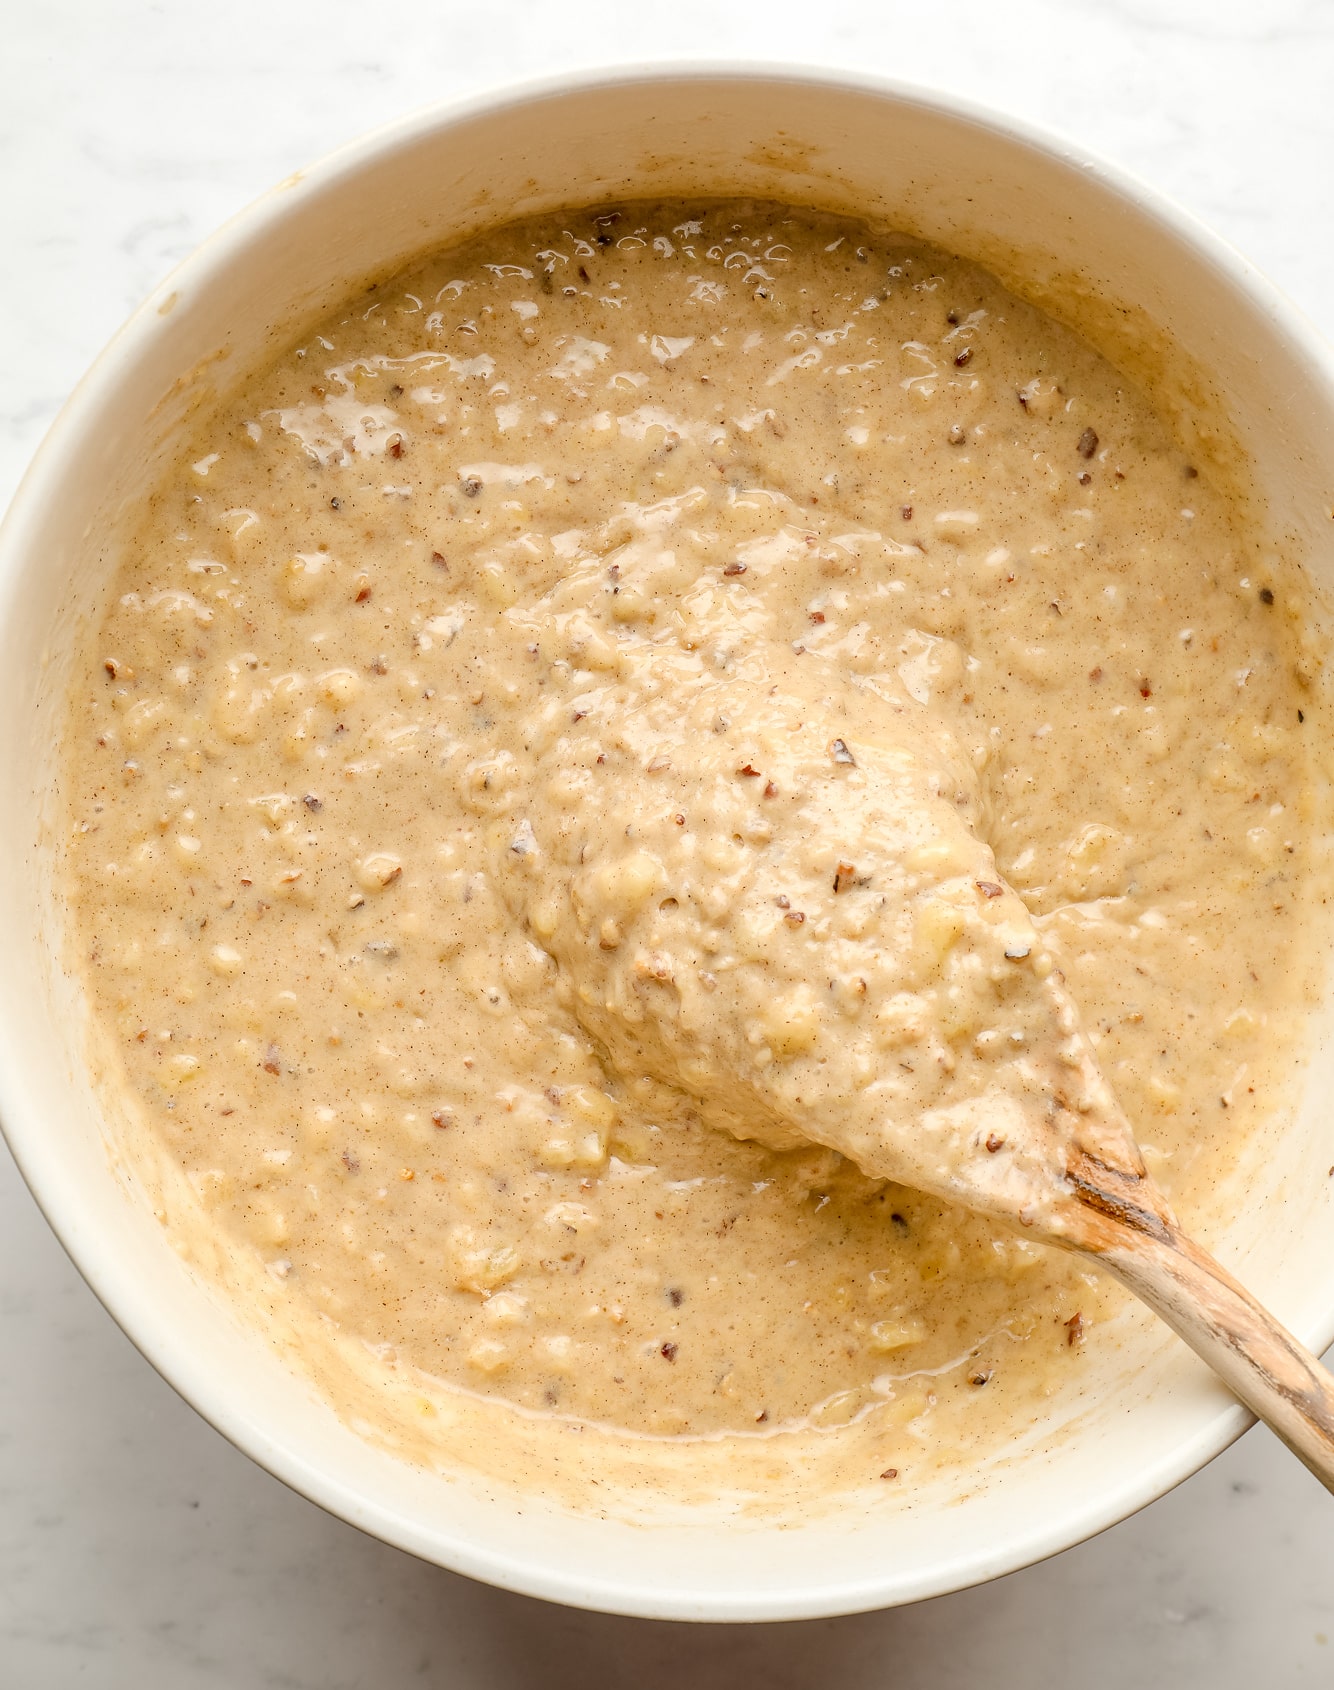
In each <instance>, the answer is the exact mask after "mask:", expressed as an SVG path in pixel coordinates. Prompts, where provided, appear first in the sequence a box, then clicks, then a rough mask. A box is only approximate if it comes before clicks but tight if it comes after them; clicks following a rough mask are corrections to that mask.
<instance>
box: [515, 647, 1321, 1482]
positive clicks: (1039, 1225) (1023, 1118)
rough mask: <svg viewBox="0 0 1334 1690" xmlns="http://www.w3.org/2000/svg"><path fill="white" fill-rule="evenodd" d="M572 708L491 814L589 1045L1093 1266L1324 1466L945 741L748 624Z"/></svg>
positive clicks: (1244, 1300) (519, 892)
mask: <svg viewBox="0 0 1334 1690" xmlns="http://www.w3.org/2000/svg"><path fill="white" fill-rule="evenodd" d="M575 702H576V706H577V707H576V708H573V709H571V708H569V707H568V706H567V704H566V703H564V702H562V703H561V704H560V705H559V706H557V705H555V704H552V705H549V706H547V707H546V713H545V715H544V716H543V717H542V718H541V719H540V720H538V719H535V720H534V722H533V723H532V724H531V731H530V732H529V734H528V735H527V743H528V745H529V748H530V765H529V767H528V768H527V769H526V770H522V771H517V774H518V776H519V778H516V779H515V780H513V782H512V784H511V788H510V795H509V797H508V799H507V800H506V802H505V806H504V807H503V808H502V810H501V813H500V814H499V816H498V818H497V820H496V821H495V823H494V824H493V830H492V837H493V844H494V849H495V858H496V863H497V867H498V869H499V871H500V872H499V876H498V878H499V880H500V882H501V884H502V887H503V888H504V890H505V895H506V897H507V898H508V900H509V902H510V904H511V907H512V908H513V909H514V911H515V913H516V915H518V916H519V918H520V919H521V920H522V921H523V922H524V923H525V925H526V926H527V929H528V931H529V932H530V933H531V934H532V936H533V937H534V938H535V939H536V940H537V941H538V942H539V943H540V944H541V945H543V946H544V947H545V948H546V949H547V951H548V952H549V953H550V955H551V956H552V957H554V958H555V960H556V962H557V964H558V966H559V970H560V974H561V977H562V980H563V982H564V989H565V990H566V991H567V992H568V993H569V998H570V1002H571V1004H572V1006H573V1008H574V1010H575V1012H576V1013H577V1015H578V1016H579V1018H580V1020H581V1021H582V1022H583V1024H584V1026H585V1027H586V1028H587V1030H588V1031H589V1032H590V1033H591V1034H592V1036H593V1037H594V1038H595V1040H597V1042H598V1043H599V1045H600V1046H601V1047H602V1049H603V1050H604V1051H605V1052H606V1054H607V1058H608V1060H609V1062H610V1063H611V1064H612V1065H613V1066H614V1067H615V1068H617V1069H618V1070H620V1071H621V1072H622V1073H627V1074H630V1075H636V1074H643V1073H649V1074H652V1075H654V1076H655V1077H657V1078H658V1079H660V1080H663V1081H666V1082H668V1083H670V1084H671V1085H673V1086H675V1087H677V1088H679V1089H681V1090H682V1091H684V1092H686V1093H688V1094H689V1095H690V1096H691V1097H692V1098H693V1099H695V1101H696V1103H697V1105H698V1107H699V1110H700V1112H701V1114H702V1115H703V1116H704V1118H705V1119H707V1120H708V1121H710V1122H711V1123H712V1124H714V1125H716V1126H719V1127H721V1128H724V1129H726V1130H728V1131H730V1132H732V1133H734V1134H736V1135H738V1136H740V1137H747V1138H755V1139H759V1140H760V1141H761V1142H763V1143H766V1144H769V1145H772V1146H774V1147H775V1148H790V1147H792V1146H795V1145H798V1144H802V1143H817V1144H821V1145H825V1146H827V1147H829V1148H831V1149H834V1150H837V1151H839V1152H840V1153H842V1154H843V1155H845V1156H846V1157H848V1158H849V1159H850V1160H851V1161H853V1162H855V1163H856V1164H857V1165H858V1166H859V1167H860V1168H862V1170H863V1171H864V1172H865V1173H867V1174H869V1175H871V1176H873V1177H876V1178H883V1179H892V1180H895V1181H897V1182H898V1183H900V1184H904V1185H911V1186H915V1187H917V1188H919V1189H921V1190H925V1191H929V1192H932V1193H934V1194H935V1195H937V1196H940V1197H943V1198H945V1199H947V1200H949V1201H951V1202H954V1203H958V1204H960V1205H962V1206H964V1207H967V1208H971V1209H974V1210H976V1211H979V1212H981V1213H984V1214H987V1215H989V1216H992V1217H994V1218H997V1219H1000V1220H1002V1221H1004V1222H1006V1223H1008V1224H1009V1225H1012V1226H1014V1227H1016V1228H1017V1229H1020V1230H1022V1231H1023V1232H1024V1234H1025V1235H1026V1236H1027V1237H1029V1238H1033V1237H1037V1238H1041V1239H1044V1240H1045V1241H1047V1242H1049V1243H1052V1244H1057V1245H1060V1246H1062V1247H1063V1248H1065V1249H1069V1250H1075V1251H1078V1252H1080V1253H1082V1254H1084V1255H1086V1256H1089V1257H1091V1258H1093V1259H1094V1260H1096V1261H1098V1262H1100V1263H1101V1264H1102V1266H1103V1267H1105V1268H1106V1269H1107V1270H1108V1272H1110V1273H1111V1274H1113V1275H1114V1276H1115V1277H1116V1278H1117V1279H1119V1280H1120V1281H1121V1282H1122V1283H1123V1284H1125V1285H1126V1286H1128V1287H1129V1289H1130V1290H1132V1291H1133V1292H1134V1293H1135V1294H1136V1295H1137V1296H1139V1297H1140V1298H1142V1299H1143V1300H1144V1301H1145V1302H1146V1303H1147V1304H1148V1305H1149V1306H1150V1307H1151V1308H1152V1309H1154V1310H1155V1311H1156V1312H1157V1313H1158V1314H1159V1315H1161V1316H1162V1318H1163V1319H1164V1320H1165V1321H1166V1322H1167V1323H1168V1324H1169V1325H1170V1326H1171V1327H1172V1328H1173V1330H1174V1331H1176V1332H1177V1333H1179V1334H1180V1336H1181V1337H1182V1338H1184V1339H1185V1341H1186V1342H1187V1343H1188V1344H1189V1345H1190V1346H1191V1347H1192V1349H1194V1350H1195V1351H1196V1353H1197V1354H1198V1355H1199V1356H1201V1357H1202V1358H1203V1360H1204V1361H1206V1362H1207V1363H1208V1364H1209V1366H1210V1367H1212V1368H1213V1369H1214V1371H1215V1372H1216V1373H1217V1374H1218V1375H1219V1376H1220V1377H1221V1378H1222V1379H1223V1380H1224V1381H1225V1382H1226V1383H1227V1385H1228V1386H1229V1388H1230V1389H1231V1390H1232V1391H1233V1392H1234V1393H1235V1394H1236V1396H1237V1397H1239V1398H1240V1399H1241V1401H1242V1402H1244V1403H1245V1404H1246V1406H1247V1407H1248V1408H1249V1409H1251V1410H1252V1412H1254V1413H1255V1414H1257V1415H1258V1416H1259V1417H1260V1418H1261V1419H1262V1420H1264V1421H1265V1422H1266V1423H1267V1424H1268V1425H1269V1426H1271V1427H1272V1428H1273V1430H1274V1431H1275V1432H1277V1433H1278V1435H1279V1437H1281V1438H1282V1439H1283V1440H1284V1442H1285V1443H1287V1444H1288V1446H1289V1447H1290V1448H1291V1449H1292V1450H1293V1451H1294V1452H1295V1453H1296V1454H1297V1455H1298V1456H1299V1457H1300V1458H1301V1459H1302V1460H1303V1461H1304V1462H1305V1463H1306V1465H1307V1466H1308V1467H1310V1468H1311V1470H1312V1471H1313V1472H1314V1473H1315V1474H1316V1475H1317V1476H1318V1477H1319V1478H1320V1479H1321V1480H1322V1481H1323V1483H1324V1484H1325V1485H1326V1486H1328V1487H1329V1488H1331V1489H1334V1379H1331V1377H1330V1376H1329V1375H1328V1374H1327V1373H1326V1372H1325V1371H1324V1370H1323V1368H1322V1367H1321V1366H1320V1364H1319V1363H1318V1362H1317V1361H1316V1360H1315V1358H1314V1357H1312V1356H1311V1355H1310V1354H1308V1352H1307V1351H1306V1350H1305V1349H1303V1348H1302V1346H1301V1345H1300V1344H1299V1343H1298V1342H1297V1341H1296V1339H1294V1338H1293V1337H1292V1336H1291V1335H1290V1334H1289V1333H1288V1332H1286V1331H1285V1330H1284V1329H1283V1327H1282V1326H1280V1325H1279V1323H1278V1322H1277V1321H1276V1320H1275V1319H1274V1318H1273V1316H1272V1315H1270V1314H1269V1313H1268V1312H1267V1311H1266V1310H1265V1309H1263V1308H1262V1307H1261V1306H1260V1305H1259V1304H1258V1303H1257V1302H1256V1301H1255V1299H1254V1298H1253V1297H1252V1296H1251V1295H1250V1294H1249V1293H1248V1292H1247V1291H1246V1290H1244V1289H1243V1288H1242V1287H1241V1286H1240V1285H1238V1284H1237V1282H1236V1281H1235V1280H1234V1279H1233V1278H1232V1277H1231V1276H1230V1275H1229V1274H1228V1273H1227V1272H1225V1270H1224V1269H1223V1268H1222V1267H1220V1266H1219V1265H1218V1263H1217V1262H1215V1261H1214V1260H1213V1259H1212V1258H1211V1257H1210V1256H1209V1255H1208V1254H1207V1253H1206V1252H1205V1251H1204V1250H1202V1249H1201V1248H1200V1247H1199V1246H1198V1245H1197V1244H1195V1243H1193V1242H1192V1241H1191V1240H1190V1239H1189V1238H1188V1237H1186V1236H1185V1234H1184V1233H1183V1232H1182V1231H1181V1229H1180V1227H1179V1226H1178V1224H1177V1222H1176V1219H1175V1217H1174V1216H1173V1214H1172V1212H1171V1210H1170V1208H1169V1206H1168V1204H1167V1202H1166V1199H1165V1197H1164V1196H1163V1194H1162V1193H1161V1192H1160V1191H1159V1190H1158V1188H1157V1187H1156V1186H1155V1184H1154V1183H1153V1181H1152V1180H1151V1179H1150V1177H1149V1175H1148V1173H1147V1171H1146V1169H1145V1166H1144V1161H1143V1158H1142V1156H1141V1155H1140V1152H1139V1149H1138V1147H1137V1145H1136V1143H1135V1139H1134V1135H1133V1133H1132V1131H1131V1129H1130V1126H1129V1124H1128V1122H1127V1121H1126V1119H1125V1116H1124V1115H1123V1114H1122V1112H1121V1110H1120V1109H1119V1107H1118V1105H1117V1103H1116V1101H1115V1098H1114V1097H1113V1095H1112V1093H1111V1090H1110V1088H1109V1086H1108V1084H1107V1082H1106V1079H1105V1078H1104V1076H1103V1075H1102V1073H1101V1072H1100V1070H1099V1068H1098V1064H1097V1061H1096V1059H1095V1056H1094V1052H1093V1047H1092V1045H1091V1043H1090V1041H1089V1040H1088V1038H1087V1037H1086V1035H1085V1034H1084V1032H1083V1031H1082V1029H1081V1027H1080V1023H1079V1017H1078V1013H1077V1010H1076V1006H1075V1004H1074V1002H1073V1000H1072V999H1071V997H1070V994H1069V992H1068V991H1067V990H1066V987H1065V984H1064V981H1063V979H1062V977H1061V974H1060V970H1059V968H1057V967H1056V966H1055V964H1054V959H1053V957H1052V956H1051V954H1050V953H1049V952H1048V950H1047V948H1046V945H1045V943H1044V939H1043V934H1042V931H1041V929H1040V928H1039V927H1038V925H1037V924H1035V922H1034V921H1033V919H1032V917H1031V916H1030V914H1029V912H1028V910H1027V908H1026V906H1025V905H1024V903H1023V900H1022V899H1021V898H1020V897H1019V896H1018V895H1017V894H1016V893H1015V892H1014V891H1013V890H1011V888H1009V887H1008V886H1007V885H1006V883H1005V881H1004V879H1003V878H1002V876H1001V875H1000V873H999V871H998V869H997V866H996V861H995V858H994V856H993V854H992V852H991V850H990V849H989V847H988V846H987V845H986V844H985V843H983V841H982V839H981V837H980V833H981V831H982V823H983V821H984V802H983V798H982V794H981V790H980V786H979V781H978V774H977V768H976V766H975V765H976V762H977V760H978V759H977V758H976V757H975V756H972V755H967V754H965V752H964V750H963V747H962V743H961V739H960V735H959V734H958V733H957V732H954V731H952V730H951V728H950V727H949V725H948V724H947V723H946V722H945V721H943V720H942V719H941V718H940V717H939V716H938V715H937V714H935V713H933V712H931V711H929V710H926V709H924V708H922V707H921V706H920V705H919V704H917V703H916V702H915V701H914V700H913V699H911V698H909V697H908V696H906V695H904V696H897V695H895V693H894V692H893V691H892V689H888V688H886V686H884V685H874V686H873V685H870V684H855V683H850V682H849V681H848V680H847V679H846V678H844V677H841V676H840V675H839V674H838V673H837V672H835V671H834V670H832V669H831V668H830V667H829V666H827V665H824V664H822V663H819V662H818V661H817V660H815V659H813V658H811V657H810V656H806V657H804V658H803V659H802V660H801V661H800V662H798V661H796V659H795V658H794V656H793V655H792V654H791V653H790V652H787V651H785V650H784V649H781V648H764V647H759V646H756V647H754V648H752V649H750V650H749V651H748V652H747V655H746V657H745V659H744V660H743V661H741V662H739V663H737V664H736V665H734V666H732V667H730V668H729V670H728V672H727V673H726V674H725V676H724V677H722V678H720V677H719V675H718V673H717V671H716V669H714V668H711V667H710V665H709V664H707V663H706V662H705V661H704V659H703V658H702V657H701V656H700V655H698V654H696V653H691V652H686V651H682V650H680V649H679V648H674V647H669V646H663V645H657V646H649V645H647V644H644V645H642V646H639V647H634V646H629V647H626V648H625V649H623V651H622V652H621V654H620V657H619V662H618V668H617V673H616V676H615V678H614V679H610V680H607V681H606V682H605V683H602V684H598V685H592V686H590V687H589V689H588V690H587V691H586V692H584V693H582V694H580V696H579V697H578V699H577V700H576V701H575ZM537 791H545V792H546V793H548V794H556V795H559V802H556V801H548V802H546V803H543V804H536V803H534V802H532V799H531V794H533V793H534V792H537Z"/></svg>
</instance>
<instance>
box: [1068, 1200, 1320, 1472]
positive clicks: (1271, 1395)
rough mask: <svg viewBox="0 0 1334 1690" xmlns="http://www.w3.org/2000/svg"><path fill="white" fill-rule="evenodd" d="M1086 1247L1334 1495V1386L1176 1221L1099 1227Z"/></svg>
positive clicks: (1298, 1345) (1295, 1341)
mask: <svg viewBox="0 0 1334 1690" xmlns="http://www.w3.org/2000/svg"><path fill="white" fill-rule="evenodd" d="M1094 1230H1095V1232H1096V1235H1097V1236H1096V1237H1095V1238H1089V1239H1088V1240H1087V1241H1085V1242H1083V1243H1082V1245H1081V1247H1082V1248H1083V1249H1085V1250H1087V1251H1088V1252H1089V1253H1090V1254H1091V1255H1093V1256H1095V1257H1096V1258H1097V1259H1098V1260H1099V1261H1100V1262H1101V1263H1102V1264H1103V1266H1104V1267H1106V1268H1107V1269H1108V1271H1109V1272H1111V1273H1113V1274H1115V1276H1116V1277H1117V1278H1118V1279H1119V1280H1120V1281H1121V1282H1122V1284H1124V1285H1126V1286H1127V1287H1128V1288H1129V1289H1130V1290H1131V1291H1133V1292H1134V1293H1135V1295H1136V1296H1137V1297H1140V1298H1142V1299H1143V1301H1144V1302H1146V1303H1147V1304H1148V1305H1149V1307H1150V1308H1151V1309H1153V1310H1154V1312H1155V1313H1156V1314H1159V1315H1161V1316H1162V1318H1163V1319H1164V1320H1165V1321H1166V1322H1167V1324H1168V1325H1169V1326H1170V1327H1171V1328H1172V1330H1173V1331H1174V1332H1176V1333H1177V1334H1178V1335H1179V1336H1180V1337H1182V1338H1184V1339H1185V1341H1186V1342H1187V1343H1188V1344H1189V1345H1190V1347H1191V1349H1193V1350H1194V1351H1195V1353H1196V1355H1198V1356H1199V1357H1200V1358H1201V1359H1202V1360H1204V1361H1206V1362H1207V1363H1208V1364H1209V1366H1210V1367H1211V1368H1213V1370H1214V1372H1215V1373H1217V1374H1218V1376H1219V1377H1220V1378H1221V1379H1222V1380H1223V1382H1224V1383H1225V1384H1226V1385H1227V1387H1228V1388H1229V1390H1231V1391H1232V1393H1233V1395H1234V1396H1236V1397H1238V1398H1240V1400H1241V1401H1242V1402H1243V1403H1245V1405H1246V1407H1247V1408H1249V1409H1250V1410H1251V1412H1252V1413H1253V1414H1256V1415H1258V1416H1259V1418H1260V1419H1261V1420H1263V1421H1264V1423H1265V1424H1266V1425H1267V1426H1268V1427H1269V1428H1270V1429H1271V1430H1272V1431H1274V1432H1276V1433H1277V1434H1278V1436H1279V1437H1280V1438H1282V1440H1283V1442H1284V1443H1285V1444H1287V1446H1288V1448H1289V1449H1290V1450H1291V1451H1292V1452H1293V1454H1294V1455H1296V1456H1297V1457H1298V1458H1299V1459H1300V1460H1301V1461H1304V1462H1305V1463H1306V1465H1307V1466H1308V1467H1309V1468H1310V1469H1311V1471H1312V1472H1313V1473H1314V1474H1315V1476H1316V1478H1318V1479H1319V1480H1320V1482H1321V1484H1323V1485H1324V1486H1325V1488H1326V1489H1327V1490H1330V1491H1334V1377H1332V1376H1331V1375H1330V1374H1329V1373H1327V1372H1326V1371H1325V1369H1324V1368H1323V1367H1322V1366H1321V1365H1320V1363H1319V1362H1318V1361H1317V1360H1316V1358H1315V1357H1314V1356H1313V1355H1312V1354H1311V1353H1310V1351H1309V1350H1306V1349H1305V1348H1303V1346H1302V1345H1301V1344H1299V1343H1298V1342H1297V1340H1296V1339H1295V1338H1294V1337H1293V1336H1292V1334H1291V1333H1290V1332H1287V1331H1285V1330H1284V1328H1283V1327H1282V1326H1280V1325H1279V1323H1278V1321H1276V1320H1275V1319H1274V1317H1273V1315H1272V1314H1270V1313H1269V1311H1268V1310H1267V1309H1264V1308H1262V1307H1261V1306H1260V1304H1259V1303H1257V1302H1256V1300H1255V1298H1254V1297H1252V1296H1251V1294H1250V1292H1249V1291H1247V1290H1245V1289H1244V1288H1243V1287H1242V1286H1240V1285H1238V1284H1237V1282H1236V1280H1235V1279H1233V1278H1232V1276H1231V1274H1229V1273H1227V1272H1226V1271H1225V1270H1224V1269H1223V1268H1221V1267H1220V1266H1219V1265H1218V1263H1217V1262H1216V1261H1215V1260H1214V1259H1213V1257H1212V1256H1210V1255H1209V1253H1208V1252H1207V1251H1206V1250H1202V1249H1201V1248H1200V1247H1199V1245H1198V1244H1195V1243H1193V1242H1192V1241H1191V1240H1190V1239H1189V1238H1187V1237H1186V1236H1185V1234H1184V1233H1182V1232H1180V1231H1179V1230H1178V1229H1177V1228H1176V1227H1175V1226H1174V1225H1172V1224H1171V1223H1170V1222H1167V1223H1166V1224H1161V1225H1159V1226H1155V1227H1153V1228H1152V1230H1151V1231H1150V1230H1144V1229H1141V1228H1140V1227H1139V1226H1136V1225H1134V1224H1130V1225H1125V1224H1119V1225H1112V1226H1106V1225H1105V1224H1104V1225H1103V1226H1099V1227H1097V1228H1096V1229H1094Z"/></svg>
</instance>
